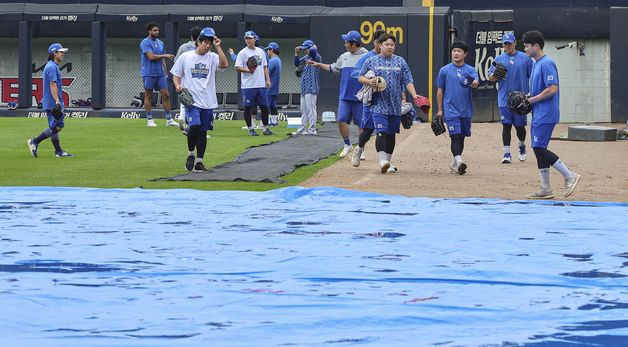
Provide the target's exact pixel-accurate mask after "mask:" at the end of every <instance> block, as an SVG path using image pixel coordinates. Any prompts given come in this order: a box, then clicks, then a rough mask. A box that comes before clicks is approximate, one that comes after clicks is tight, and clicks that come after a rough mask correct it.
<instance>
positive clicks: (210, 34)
mask: <svg viewBox="0 0 628 347" xmlns="http://www.w3.org/2000/svg"><path fill="white" fill-rule="evenodd" d="M199 36H205V37H216V31H215V30H214V29H212V28H210V27H206V28H203V30H201V33H200V34H199Z"/></svg>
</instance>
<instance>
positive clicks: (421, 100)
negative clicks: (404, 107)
mask: <svg viewBox="0 0 628 347" xmlns="http://www.w3.org/2000/svg"><path fill="white" fill-rule="evenodd" d="M414 105H415V106H416V107H418V108H420V109H421V111H423V112H424V113H425V114H427V113H428V112H429V111H430V108H431V107H432V105H431V104H430V99H428V98H426V97H424V96H423V95H417V96H416V98H414Z"/></svg>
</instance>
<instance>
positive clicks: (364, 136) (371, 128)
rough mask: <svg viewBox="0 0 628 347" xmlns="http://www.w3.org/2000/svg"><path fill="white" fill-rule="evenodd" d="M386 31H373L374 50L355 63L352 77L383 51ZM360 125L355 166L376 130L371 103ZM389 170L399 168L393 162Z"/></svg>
mask: <svg viewBox="0 0 628 347" xmlns="http://www.w3.org/2000/svg"><path fill="white" fill-rule="evenodd" d="M385 33H386V31H385V30H383V29H377V30H375V32H374V33H373V50H371V51H370V52H368V53H366V54H364V55H362V56H361V57H360V60H358V62H357V63H355V67H354V68H353V72H352V73H351V77H353V78H356V79H357V78H358V77H360V70H362V65H364V62H365V61H366V60H367V59H368V58H370V57H373V56H376V55H378V54H379V53H380V52H381V46H382V44H381V43H380V42H379V38H380V36H382V35H383V34H385ZM359 127H360V129H362V132H361V133H360V137H359V139H358V146H357V147H356V149H355V151H353V155H352V156H351V164H352V165H353V166H355V167H358V166H360V160H364V159H365V156H364V146H366V143H367V142H368V141H369V140H370V139H371V136H372V135H373V132H375V125H373V116H372V115H371V105H370V104H369V105H364V104H363V105H362V121H361V122H360V125H359ZM388 172H389V173H394V172H397V168H396V167H394V166H392V164H391V166H390V169H388Z"/></svg>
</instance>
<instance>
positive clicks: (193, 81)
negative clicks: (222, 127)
mask: <svg viewBox="0 0 628 347" xmlns="http://www.w3.org/2000/svg"><path fill="white" fill-rule="evenodd" d="M220 44H221V41H220V39H219V38H218V37H217V36H216V32H215V31H214V29H212V28H209V27H207V28H204V29H203V30H201V32H200V35H199V36H198V41H197V45H198V46H197V47H196V50H194V51H189V52H186V53H183V54H181V56H180V57H179V59H177V61H175V63H174V66H173V67H172V70H171V72H172V75H173V78H172V80H173V82H174V87H175V88H176V89H177V92H179V93H180V92H182V91H183V89H184V88H186V89H187V90H188V91H189V92H190V94H191V95H192V96H193V98H194V103H193V104H192V105H191V106H188V107H186V110H185V111H186V117H187V122H188V125H189V129H188V136H187V139H188V151H189V152H188V157H187V160H186V162H185V168H186V169H187V170H188V171H192V170H193V171H194V172H203V171H205V165H204V164H203V156H204V154H205V149H206V148H207V131H208V130H213V129H214V109H215V108H217V107H218V99H217V98H216V71H218V70H221V71H223V70H225V69H226V68H227V67H228V66H229V61H228V60H227V56H226V55H225V53H224V52H223V51H222V47H221V46H220ZM212 46H213V47H215V48H216V52H217V53H214V52H211V51H210V50H211V48H212ZM194 149H196V158H195V157H194V154H195V153H194Z"/></svg>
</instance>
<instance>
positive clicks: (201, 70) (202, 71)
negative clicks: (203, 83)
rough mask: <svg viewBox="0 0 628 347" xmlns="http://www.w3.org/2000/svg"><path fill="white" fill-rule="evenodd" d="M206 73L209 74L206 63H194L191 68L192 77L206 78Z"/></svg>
mask: <svg viewBox="0 0 628 347" xmlns="http://www.w3.org/2000/svg"><path fill="white" fill-rule="evenodd" d="M207 75H209V69H208V68H207V65H205V64H203V63H197V64H194V68H192V78H207Z"/></svg>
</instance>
